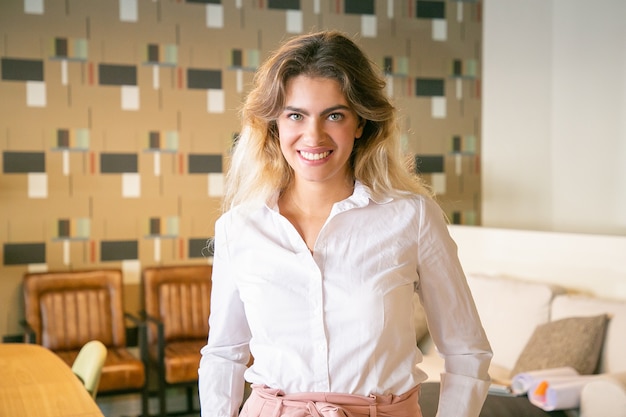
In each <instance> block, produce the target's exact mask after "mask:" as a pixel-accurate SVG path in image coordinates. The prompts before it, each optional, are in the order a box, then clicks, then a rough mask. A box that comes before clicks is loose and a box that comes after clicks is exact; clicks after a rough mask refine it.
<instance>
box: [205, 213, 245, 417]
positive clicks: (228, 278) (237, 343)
mask: <svg viewBox="0 0 626 417" xmlns="http://www.w3.org/2000/svg"><path fill="white" fill-rule="evenodd" d="M209 329H210V330H209V336H208V342H207V344H206V346H204V347H203V348H202V350H201V354H202V356H201V359H200V367H199V369H198V384H199V396H200V408H201V415H202V417H236V416H237V415H238V413H239V407H240V405H241V401H242V399H243V391H244V378H243V374H244V372H245V370H246V368H247V364H248V361H249V358H250V349H249V341H250V330H249V327H248V323H247V320H246V315H245V312H244V307H243V304H242V302H241V299H240V298H239V292H238V290H237V286H236V283H235V279H234V276H233V268H232V263H231V260H230V253H229V250H228V244H227V236H226V231H225V228H224V221H223V219H220V220H218V221H217V222H216V224H215V249H214V256H213V274H212V288H211V314H210V317H209Z"/></svg>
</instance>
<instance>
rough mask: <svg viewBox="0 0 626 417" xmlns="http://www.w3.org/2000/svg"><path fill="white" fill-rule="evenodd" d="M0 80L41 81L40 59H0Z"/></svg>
mask: <svg viewBox="0 0 626 417" xmlns="http://www.w3.org/2000/svg"><path fill="white" fill-rule="evenodd" d="M2 79H3V80H7V81H43V61H42V60H40V59H11V58H2Z"/></svg>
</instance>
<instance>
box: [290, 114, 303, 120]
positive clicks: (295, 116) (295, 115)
mask: <svg viewBox="0 0 626 417" xmlns="http://www.w3.org/2000/svg"><path fill="white" fill-rule="evenodd" d="M287 118H288V119H291V120H295V121H298V120H302V115H301V114H298V113H289V114H288V115H287Z"/></svg>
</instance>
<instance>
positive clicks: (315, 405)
mask: <svg viewBox="0 0 626 417" xmlns="http://www.w3.org/2000/svg"><path fill="white" fill-rule="evenodd" d="M419 394H420V385H417V386H415V387H414V388H412V389H411V390H409V391H407V392H405V393H404V394H402V395H370V396H369V397H364V396H361V395H350V394H333V393H317V392H309V393H300V394H288V395H286V394H284V393H283V392H282V391H280V390H277V389H272V388H268V387H266V386H263V385H252V393H251V394H250V397H248V400H247V401H246V402H245V404H244V406H243V408H242V410H241V413H240V415H239V416H240V417H422V410H421V409H420V406H419V402H418V400H419Z"/></svg>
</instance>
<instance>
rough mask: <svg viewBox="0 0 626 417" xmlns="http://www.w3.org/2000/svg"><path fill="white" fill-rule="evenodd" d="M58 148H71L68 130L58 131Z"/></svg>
mask: <svg viewBox="0 0 626 417" xmlns="http://www.w3.org/2000/svg"><path fill="white" fill-rule="evenodd" d="M57 147H59V148H69V147H70V131H69V130H67V129H58V130H57Z"/></svg>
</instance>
